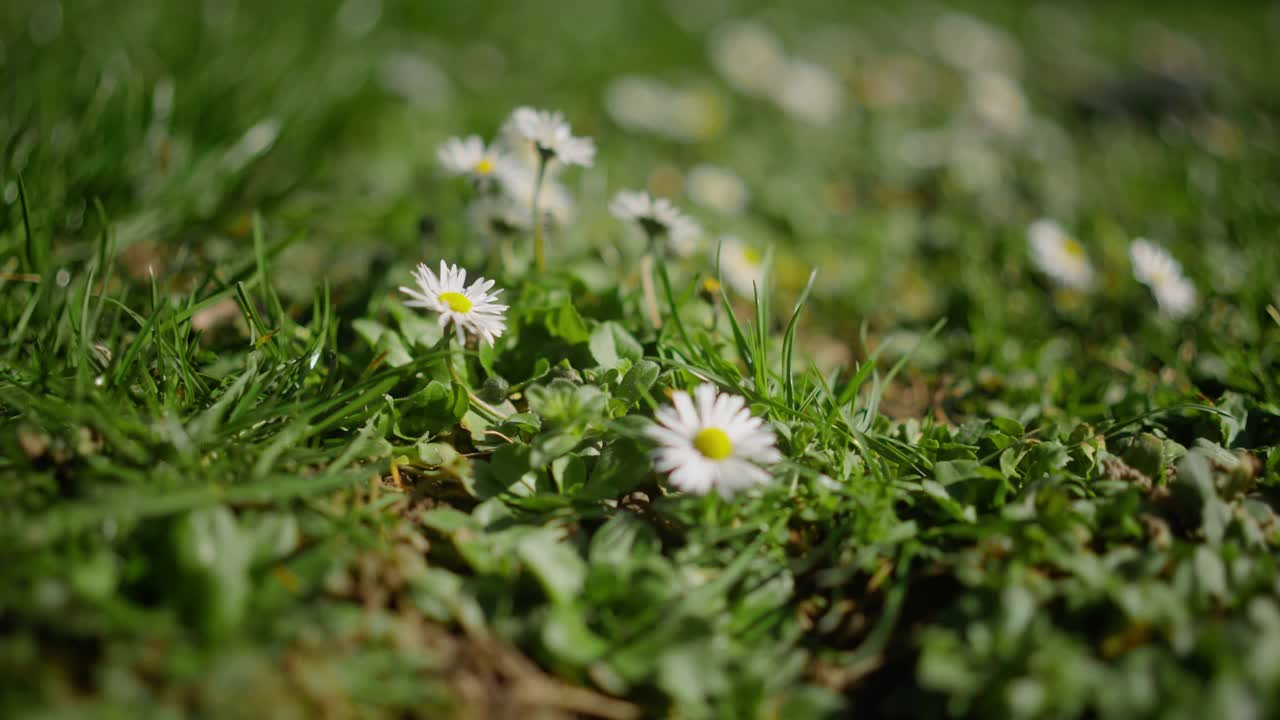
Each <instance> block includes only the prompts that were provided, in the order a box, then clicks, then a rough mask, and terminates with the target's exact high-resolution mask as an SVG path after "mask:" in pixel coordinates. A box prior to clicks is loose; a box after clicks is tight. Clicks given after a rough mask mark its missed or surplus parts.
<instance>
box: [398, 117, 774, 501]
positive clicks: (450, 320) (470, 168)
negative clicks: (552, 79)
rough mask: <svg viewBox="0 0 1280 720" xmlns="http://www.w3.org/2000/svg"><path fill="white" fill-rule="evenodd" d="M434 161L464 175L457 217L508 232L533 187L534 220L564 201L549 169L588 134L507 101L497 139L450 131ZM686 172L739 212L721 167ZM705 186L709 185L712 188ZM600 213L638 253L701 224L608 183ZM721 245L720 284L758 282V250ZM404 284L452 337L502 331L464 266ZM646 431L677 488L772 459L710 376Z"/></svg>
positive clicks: (734, 482) (479, 283)
mask: <svg viewBox="0 0 1280 720" xmlns="http://www.w3.org/2000/svg"><path fill="white" fill-rule="evenodd" d="M437 157H438V159H439V161H440V164H441V166H442V167H443V168H444V170H445V171H446V172H447V173H448V174H450V175H454V176H459V177H465V178H467V179H468V180H470V181H471V183H472V184H473V186H474V187H475V189H476V190H477V196H476V197H475V199H474V200H473V201H472V204H471V207H470V208H469V210H468V214H469V216H470V217H471V220H472V222H473V224H474V225H475V227H476V228H477V229H478V230H479V231H480V232H482V233H487V234H488V233H492V234H511V233H514V232H518V231H522V230H528V229H529V228H530V227H532V226H534V225H535V220H534V215H533V212H534V208H535V207H537V206H538V202H537V200H538V199H540V198H539V196H540V194H541V193H546V194H547V196H548V197H549V199H550V203H548V204H546V205H544V206H543V207H546V208H548V211H549V212H548V215H547V218H541V219H539V220H540V221H545V220H546V219H559V218H557V213H556V209H557V208H564V207H567V206H568V203H569V202H570V200H569V198H568V194H567V193H566V192H564V190H563V188H562V187H560V186H559V185H557V184H556V183H555V180H554V174H555V172H556V171H557V170H558V169H560V168H563V167H568V166H572V165H579V166H584V167H588V166H590V165H591V163H592V161H593V160H594V157H595V144H594V143H593V142H592V141H591V139H590V138H583V137H577V136H574V135H573V133H572V131H571V130H570V127H569V125H568V123H567V122H566V121H565V120H564V117H563V116H562V115H561V114H560V113H558V112H549V111H546V110H535V109H532V108H519V109H517V110H516V111H515V112H513V113H512V114H511V117H510V118H509V119H508V120H507V122H506V123H505V125H504V126H503V130H502V133H501V135H500V138H499V139H498V140H496V141H494V142H490V143H486V142H485V141H484V140H483V139H482V138H481V137H479V136H477V135H470V136H467V137H461V138H451V139H449V140H447V141H445V142H444V143H443V144H442V145H441V146H440V147H439V149H438V151H437ZM700 172H701V175H704V176H705V177H703V178H702V179H701V180H699V181H698V183H699V184H700V185H704V186H707V187H706V189H705V192H703V193H702V194H703V195H705V196H706V197H707V198H709V200H708V202H709V204H713V203H715V202H716V201H717V200H719V199H721V198H723V202H720V203H719V204H720V205H721V206H722V208H723V209H724V210H725V211H726V212H733V211H736V210H739V209H740V208H741V206H742V205H743V204H745V202H746V192H745V187H743V186H741V181H740V180H738V179H737V177H736V176H734V175H733V174H732V173H729V172H728V171H725V170H722V169H718V168H712V167H710V166H707V167H705V168H703V169H702V170H701V171H700ZM713 186H714V187H713ZM609 211H610V213H611V214H612V215H613V216H614V217H615V218H616V219H618V220H619V221H621V222H622V223H624V224H625V225H627V226H630V227H632V228H635V229H637V230H639V231H640V232H642V233H643V234H644V235H645V236H646V237H648V239H649V240H650V246H651V247H650V255H651V256H652V254H653V252H654V250H655V249H656V248H657V247H658V246H657V245H656V243H658V242H659V241H662V242H663V246H665V247H669V248H670V249H671V250H672V251H673V252H675V253H676V254H678V255H688V254H691V253H692V252H694V251H695V250H696V249H697V247H698V241H699V240H700V239H701V238H702V229H701V227H700V226H699V225H698V223H697V222H696V221H695V220H693V219H692V218H691V217H689V216H688V215H686V214H685V213H684V212H682V211H681V210H680V209H679V208H678V207H676V205H675V204H674V203H673V202H671V201H670V200H668V199H666V198H661V197H654V196H652V195H650V194H649V193H648V192H645V191H641V190H623V191H620V192H618V193H617V194H616V195H615V196H614V198H613V200H612V202H611V203H610V204H609ZM721 248H723V249H727V254H726V256H725V257H726V262H725V264H724V268H725V270H726V271H727V272H728V278H729V282H730V283H731V285H732V286H733V287H735V288H736V289H738V290H739V291H740V292H743V293H744V294H745V293H747V292H748V291H750V292H754V291H755V288H756V285H757V284H758V282H759V275H758V271H759V268H760V262H761V258H762V255H760V254H759V253H756V252H755V251H754V250H751V249H749V248H748V247H747V246H745V245H743V244H742V243H741V241H739V240H737V239H734V238H728V239H725V240H722V242H721V244H720V246H719V248H718V249H721ZM414 279H415V281H416V284H417V286H416V287H401V288H400V291H401V292H402V293H404V294H405V295H406V296H407V298H408V299H407V300H406V301H405V304H406V305H407V306H409V307H414V308H422V309H425V310H428V311H430V312H433V313H435V314H436V316H437V317H438V319H439V322H440V325H441V326H442V327H445V328H452V329H453V334H454V337H455V338H456V340H457V342H458V343H459V344H464V343H466V342H467V341H468V339H470V338H475V339H477V340H478V341H480V342H483V343H485V344H487V345H490V346H492V345H494V344H495V342H496V340H497V339H498V338H500V337H501V336H502V334H503V333H504V332H505V331H506V327H507V323H506V311H507V309H508V306H507V305H502V304H499V303H498V302H497V300H498V296H499V294H500V293H501V292H502V291H501V290H500V289H495V288H494V284H495V282H494V281H493V280H487V279H485V278H483V277H480V278H477V279H475V280H474V281H473V282H472V283H471V284H469V285H468V284H467V271H466V270H464V269H462V268H460V267H458V266H457V265H450V264H448V263H446V262H444V261H441V262H440V267H439V272H435V271H433V270H432V269H431V268H430V267H428V266H427V265H426V264H425V263H424V264H420V265H419V266H418V267H417V269H416V270H415V271H414ZM655 419H656V422H655V423H654V424H653V425H652V426H651V427H650V428H649V429H648V430H647V431H646V434H647V435H648V437H649V438H650V439H651V440H652V441H653V442H654V443H655V445H656V447H655V449H654V450H653V452H652V458H653V462H654V468H655V469H656V470H657V471H658V472H660V473H665V474H668V475H669V476H670V482H671V486H672V487H673V488H674V489H676V490H680V491H684V492H688V493H692V494H699V495H705V494H708V493H711V492H716V493H718V494H720V495H721V496H723V497H726V498H727V497H730V496H732V495H733V494H734V493H736V492H737V491H739V490H743V489H746V488H750V487H754V486H758V485H763V484H766V483H768V481H769V480H770V478H771V475H770V473H769V471H768V469H767V468H768V466H770V465H772V464H774V463H777V462H779V461H781V460H782V455H781V453H780V452H779V451H778V449H777V446H776V441H775V437H774V433H773V430H772V429H771V428H770V426H769V425H767V424H766V423H765V421H764V420H763V419H761V418H759V417H756V416H755V415H753V414H752V412H751V411H750V410H749V409H748V408H747V404H746V400H745V399H744V398H742V397H740V396H736V395H730V394H723V393H720V392H719V391H717V390H716V388H715V387H714V386H712V385H701V386H699V387H698V388H697V389H696V390H695V391H694V394H693V395H692V396H691V395H690V394H689V393H687V392H684V391H679V390H677V391H675V392H673V394H672V405H671V406H669V407H666V408H662V409H660V410H658V411H657V413H656V415H655Z"/></svg>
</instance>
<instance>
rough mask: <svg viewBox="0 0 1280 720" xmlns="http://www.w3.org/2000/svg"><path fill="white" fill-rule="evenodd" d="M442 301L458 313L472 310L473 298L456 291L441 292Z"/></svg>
mask: <svg viewBox="0 0 1280 720" xmlns="http://www.w3.org/2000/svg"><path fill="white" fill-rule="evenodd" d="M440 302H442V303H444V304H445V305H448V306H449V309H450V310H452V311H454V312H457V313H465V312H471V298H469V297H467V296H466V295H463V294H462V293H456V292H442V293H440Z"/></svg>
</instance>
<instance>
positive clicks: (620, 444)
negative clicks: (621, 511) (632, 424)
mask: <svg viewBox="0 0 1280 720" xmlns="http://www.w3.org/2000/svg"><path fill="white" fill-rule="evenodd" d="M649 477H650V464H649V458H648V456H647V455H646V453H645V451H644V450H643V449H642V448H641V447H640V446H638V445H637V444H636V443H635V442H634V441H632V440H629V439H627V438H619V439H618V440H615V441H614V442H613V443H611V444H610V445H608V446H607V447H606V448H605V449H604V450H603V451H602V452H601V453H600V458H599V459H598V460H596V465H595V468H593V469H592V471H591V477H590V479H589V480H588V481H587V487H586V488H585V490H584V491H583V493H582V497H583V499H590V500H604V499H606V498H613V497H619V496H621V495H625V494H627V493H629V492H631V491H632V490H635V489H636V488H638V487H640V485H642V484H644V482H645V481H646V480H648V479H649Z"/></svg>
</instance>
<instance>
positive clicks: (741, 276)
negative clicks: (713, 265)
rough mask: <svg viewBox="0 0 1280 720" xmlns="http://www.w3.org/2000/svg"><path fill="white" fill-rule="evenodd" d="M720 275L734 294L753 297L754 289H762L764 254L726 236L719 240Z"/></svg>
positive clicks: (736, 239)
mask: <svg viewBox="0 0 1280 720" xmlns="http://www.w3.org/2000/svg"><path fill="white" fill-rule="evenodd" d="M720 274H721V276H722V277H724V280H725V282H727V283H729V287H731V288H733V290H734V292H736V293H738V294H739V295H741V296H743V297H746V298H750V297H753V296H754V295H755V293H756V289H760V290H763V289H764V288H763V287H762V286H761V283H762V282H763V280H764V253H762V252H760V251H759V250H757V249H756V248H754V247H752V246H750V245H748V244H746V243H744V242H742V241H741V240H739V239H738V238H736V237H733V236H731V235H727V236H725V237H723V238H721V239H720Z"/></svg>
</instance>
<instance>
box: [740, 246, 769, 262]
mask: <svg viewBox="0 0 1280 720" xmlns="http://www.w3.org/2000/svg"><path fill="white" fill-rule="evenodd" d="M742 257H743V258H744V259H746V261H747V262H749V263H751V264H752V265H759V264H760V262H761V261H762V260H764V255H763V254H761V253H760V251H759V250H757V249H755V248H753V247H747V248H743V249H742Z"/></svg>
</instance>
